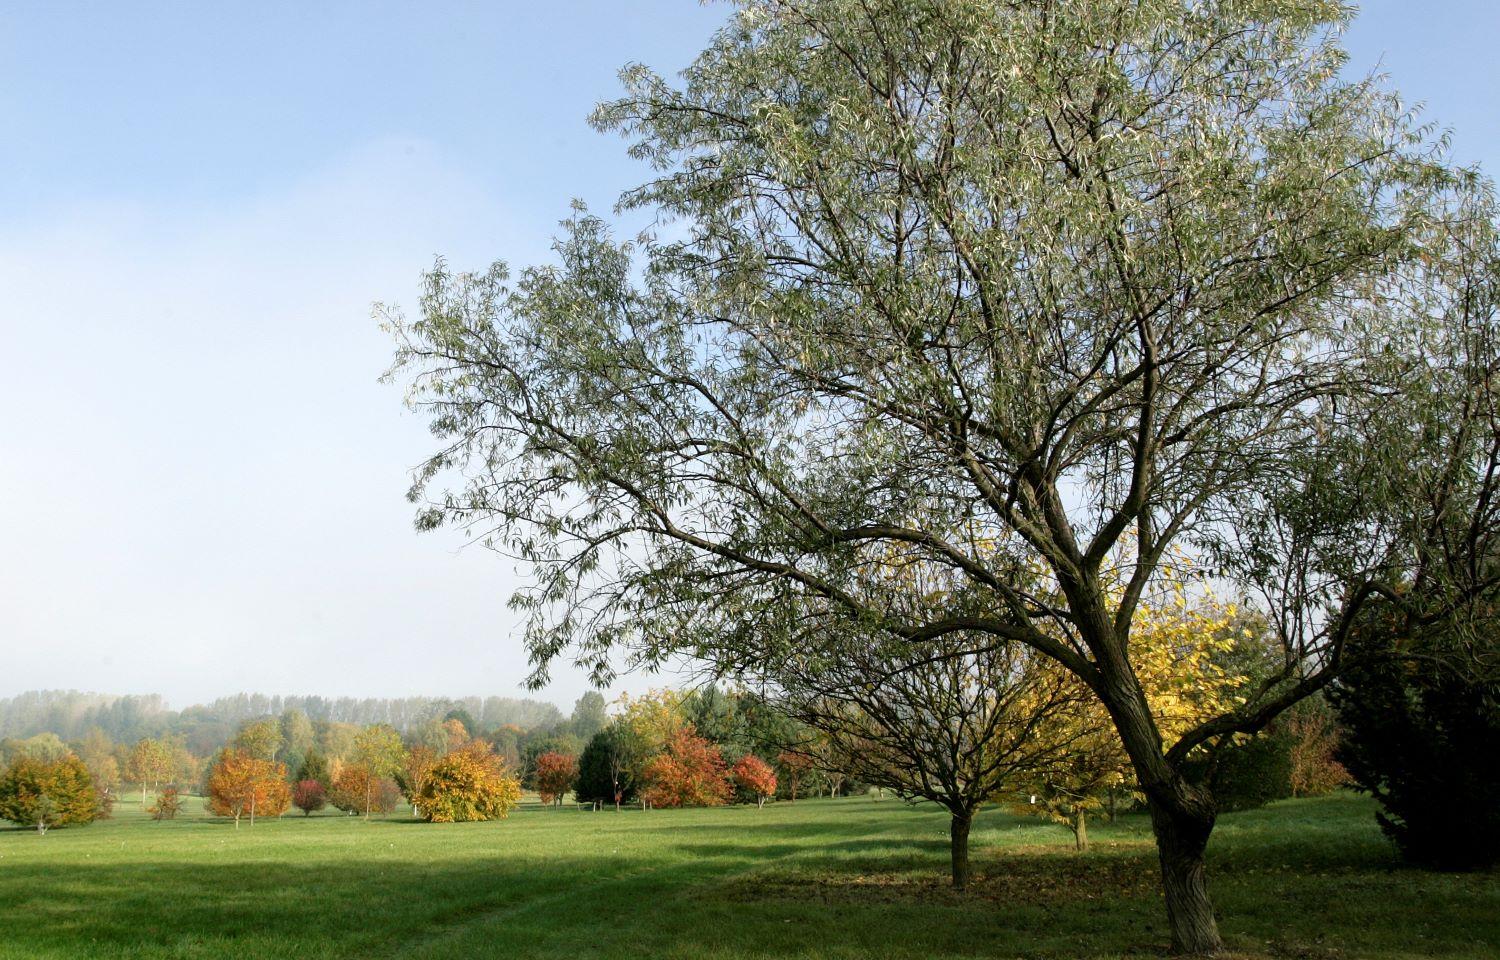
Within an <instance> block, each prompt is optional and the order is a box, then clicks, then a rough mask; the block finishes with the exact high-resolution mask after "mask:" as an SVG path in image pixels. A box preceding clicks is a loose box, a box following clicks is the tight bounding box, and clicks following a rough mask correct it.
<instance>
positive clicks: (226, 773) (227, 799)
mask: <svg viewBox="0 0 1500 960" xmlns="http://www.w3.org/2000/svg"><path fill="white" fill-rule="evenodd" d="M291 802H292V791H291V789H290V788H289V787H288V786H287V783H286V766H285V765H284V764H280V763H272V762H271V761H270V760H264V759H262V758H260V757H256V756H253V755H251V754H250V753H249V752H248V751H245V750H235V749H232V748H229V747H225V748H224V750H223V751H221V752H220V753H219V756H218V759H216V760H215V761H214V766H213V769H212V770H211V771H210V772H209V775H208V809H209V811H210V812H212V813H216V814H218V815H219V816H221V817H234V826H235V829H239V826H240V817H242V816H246V815H248V816H249V817H250V825H251V826H254V825H255V818H256V816H257V815H259V816H263V817H264V816H272V817H279V816H281V814H283V813H285V812H286V808H287V807H288V806H290V805H291Z"/></svg>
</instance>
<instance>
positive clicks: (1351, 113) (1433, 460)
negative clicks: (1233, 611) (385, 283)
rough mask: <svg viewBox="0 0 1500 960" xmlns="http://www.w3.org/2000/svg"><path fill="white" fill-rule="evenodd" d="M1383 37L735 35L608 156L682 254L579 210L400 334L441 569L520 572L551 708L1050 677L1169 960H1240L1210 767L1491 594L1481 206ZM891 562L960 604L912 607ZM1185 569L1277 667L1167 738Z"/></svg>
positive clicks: (845, 27) (1220, 28)
mask: <svg viewBox="0 0 1500 960" xmlns="http://www.w3.org/2000/svg"><path fill="white" fill-rule="evenodd" d="M1350 15H1351V11H1350V9H1349V8H1347V7H1346V6H1344V5H1343V4H1341V3H1338V2H1335V0H1313V2H1304V0H1259V2H1255V3H1239V2H1229V0H1215V2H1207V3H1195V4H1184V3H1175V2H1173V3H1144V4H1143V3H1136V2H1129V0H1098V2H1091V3H1078V4H1055V3H1046V2H1041V0H1023V2H1017V3H1004V4H1001V3H996V2H994V0H955V2H951V3H942V4H929V3H922V2H916V0H875V2H868V0H860V2H855V0H798V2H790V0H744V2H741V3H739V4H738V5H737V12H736V15H735V17H734V18H733V20H732V22H731V23H730V25H729V26H727V27H726V28H724V29H723V30H722V31H721V32H720V33H719V34H718V35H717V36H716V37H715V38H714V40H713V41H712V43H711V44H710V45H709V47H708V48H707V49H706V50H705V51H704V52H703V53H702V55H701V56H700V57H699V58H698V59H697V60H696V61H695V62H694V63H693V64H692V65H691V66H690V67H689V68H688V69H687V70H686V71H685V72H684V74H683V79H682V82H681V83H680V84H676V85H674V84H672V83H669V82H667V81H666V80H664V79H662V78H661V77H659V76H657V75H655V74H653V73H652V72H650V71H649V70H648V69H646V68H644V67H631V68H628V69H627V70H626V71H625V72H624V73H623V80H624V83H625V86H626V92H625V95H624V96H623V97H622V98H621V99H619V100H616V101H614V102H611V103H607V104H605V105H603V106H601V107H600V108H599V110H598V112H597V113H596V114H595V118H594V119H595V122H596V123H597V125H598V126H599V127H601V128H603V129H607V130H617V131H619V132H621V133H622V134H624V135H625V136H626V137H627V138H629V139H630V141H631V146H630V150H631V151H632V153H633V154H634V155H635V156H637V157H639V158H642V159H644V160H647V161H649V162H650V163H652V164H653V165H654V167H655V169H656V170H657V171H658V173H657V175H656V176H655V177H654V178H653V179H652V180H650V181H649V182H648V183H646V184H644V185H642V186H641V187H640V188H639V189H636V190H634V191H631V192H630V193H628V194H627V195H626V196H625V198H624V200H623V204H624V206H625V207H627V208H635V209H646V210H652V211H655V212H656V213H657V214H658V216H659V219H660V220H661V221H663V222H666V221H675V223H673V225H672V226H671V227H670V228H669V229H665V230H662V231H661V232H660V233H655V234H652V233H648V234H647V235H645V236H643V237H642V238H641V240H640V241H639V242H637V243H621V242H617V241H616V240H615V239H614V238H613V237H612V236H611V232H610V230H609V227H608V226H607V224H606V223H605V222H604V221H602V220H601V219H599V218H597V217H593V216H590V215H588V214H587V213H586V212H584V211H581V210H580V211H578V212H576V213H575V214H574V216H573V217H572V218H570V219H569V220H568V221H567V222H566V224H565V228H564V234H563V236H562V238H561V240H560V241H559V242H558V244H557V255H558V263H557V264H555V265H551V266H542V267H533V268H529V269H526V270H524V271H522V272H521V273H520V274H519V275H517V277H516V278H515V280H514V282H512V281H511V273H510V271H509V269H508V268H507V267H505V266H504V265H501V264H496V265H495V266H493V267H491V268H490V269H489V270H487V271H483V272H480V273H474V274H469V273H454V272H452V271H450V270H449V269H448V268H447V267H446V266H445V265H443V264H439V265H438V266H437V268H435V269H434V270H433V271H432V272H431V274H430V275H429V276H428V278H427V284H426V288H425V292H424V296H423V298H422V301H421V304H420V311H419V314H418V316H417V317H416V318H415V319H412V320H408V319H407V318H405V317H403V316H402V315H400V314H399V313H398V312H395V311H387V312H386V319H387V321H388V323H389V325H390V327H391V329H392V330H393V331H394V332H395V335H396V337H397V338H398V354H397V360H396V365H395V369H394V372H395V373H396V374H398V375H403V376H410V377H411V380H412V393H411V401H412V403H413V405H414V406H415V407H416V408H417V409H419V410H422V411H424V412H426V413H427V414H428V415H429V416H430V417H431V420H432V426H433V428H434V431H435V433H436V434H437V436H438V437H439V438H440V439H441V440H442V447H441V449H439V450H438V451H437V452H436V453H435V454H434V455H433V456H432V457H431V458H430V459H429V460H428V461H427V463H426V464H425V465H424V466H423V467H422V468H421V470H420V471H419V473H418V476H417V479H416V484H415V487H414V489H413V496H414V497H415V498H417V499H418V500H423V501H424V506H423V512H422V513H421V515H420V519H419V523H420V525H422V526H425V527H432V526H437V525H440V524H445V523H451V524H456V525H459V526H462V527H465V528H468V529H470V530H472V531H474V532H475V533H477V534H480V535H482V536H485V537H486V538H487V542H489V543H490V544H491V545H493V546H495V547H496V548H498V549H501V550H503V551H505V552H507V553H509V554H512V555H515V556H519V557H521V558H523V559H524V560H526V561H528V563H529V565H530V569H531V570H532V572H533V574H534V580H533V582H532V583H531V585H530V587H529V589H526V590H523V591H522V592H521V593H519V594H518V595H517V597H516V598H515V603H516V604H517V605H518V606H519V607H520V608H521V609H522V610H523V611H525V612H527V613H528V614H529V615H530V618H531V619H530V625H529V628H528V633H527V640H528V643H529V645H530V648H531V652H532V656H533V659H534V662H535V663H536V664H537V672H536V679H537V680H538V681H540V680H542V679H544V678H545V676H546V670H547V666H548V665H549V664H550V663H551V662H552V661H553V660H554V659H555V658H557V657H558V656H561V655H564V654H566V653H571V655H573V656H574V657H575V658H577V659H578V660H579V661H580V662H582V663H584V664H585V665H587V666H588V667H589V668H590V669H591V670H592V671H593V674H594V676H595V678H596V679H598V680H601V681H602V680H605V679H607V678H608V677H609V676H610V675H611V672H612V670H613V669H614V668H613V661H612V660H611V653H612V652H613V651H615V650H617V649H624V650H626V651H628V653H629V655H630V658H629V660H628V661H627V662H629V663H634V664H639V663H656V662H661V661H664V660H666V659H669V658H671V657H675V656H678V655H681V654H689V655H694V656H698V657H703V658H706V659H708V660H710V661H716V660H718V659H719V658H721V657H724V656H733V655H735V654H737V653H739V652H741V651H742V650H743V649H744V647H745V645H746V638H747V637H750V636H752V635H753V636H756V637H760V638H771V639H772V640H774V645H773V646H774V649H773V650H772V651H771V655H773V656H781V657H785V656H789V655H792V654H794V653H796V652H798V651H803V650H806V649H809V648H816V647H817V646H818V645H819V644H820V642H822V640H821V638H823V637H826V636H837V635H839V634H840V633H842V632H844V631H845V630H847V629H848V628H850V627H851V626H853V627H857V628H858V629H859V630H862V631H866V632H878V633H884V634H887V635H889V636H891V637H894V638H898V639H901V640H903V641H906V642H909V643H913V644H922V643H924V642H931V641H935V640H937V639H939V638H942V637H945V636H949V635H952V634H955V633H960V632H963V631H974V632H978V633H980V634H984V635H988V636H992V637H994V638H996V639H997V640H1008V641H1015V642H1018V643H1021V644H1024V645H1026V646H1028V647H1030V648H1031V649H1034V650H1036V651H1037V652H1039V653H1041V654H1043V655H1045V656H1047V657H1050V658H1052V659H1053V660H1055V661H1056V662H1057V663H1059V664H1061V665H1062V666H1063V667H1064V668H1065V669H1067V670H1068V671H1069V672H1071V673H1072V674H1073V675H1075V676H1076V677H1078V678H1079V679H1080V680H1081V681H1082V682H1083V683H1084V684H1086V685H1087V686H1088V687H1089V688H1090V689H1091V690H1092V691H1093V692H1094V693H1095V694H1096V695H1097V696H1098V697H1099V698H1100V700H1101V701H1102V702H1103V704H1104V705H1105V707H1106V709H1107V710H1108V713H1109V715H1110V718H1111V720H1112V722H1113V723H1114V725H1115V727H1116V730H1117V732H1118V733H1119V735H1120V737H1121V741H1122V745H1123V747H1124V750H1125V752H1126V753H1127V755H1128V757H1129V759H1130V761H1131V764H1132V766H1133V768H1134V771H1135V774H1136V777H1137V779H1138V781H1139V782H1140V784H1141V786H1142V789H1143V790H1144V792H1145V795H1146V797H1147V801H1148V803H1149V804H1150V807H1151V811H1152V816H1153V824H1154V826H1155V829H1156V833H1157V839H1158V847H1159V849H1160V852H1161V860H1162V868H1163V882H1164V885H1165V890H1166V894H1167V906H1168V913H1169V918H1170V920H1171V926H1172V931H1173V941H1174V945H1175V946H1176V947H1177V948H1178V949H1180V950H1182V951H1186V952H1197V953H1211V952H1215V951H1217V950H1219V949H1220V940H1219V937H1218V933H1217V929H1216V925H1215V923H1214V919H1213V914H1212V908H1211V905H1210V903H1209V901H1208V897H1207V891H1206V884H1205V880H1204V875H1203V859H1202V854H1203V849H1204V847H1205V845H1206V843H1207V840H1208V837H1209V834H1210V833H1211V831H1212V828H1213V822H1214V808H1213V802H1212V798H1211V797H1210V796H1209V795H1208V794H1207V793H1206V792H1205V791H1204V790H1202V789H1200V788H1199V787H1198V786H1196V785H1194V784H1193V783H1191V782H1189V780H1188V779H1187V778H1186V777H1185V776H1184V775H1183V764H1184V762H1186V761H1187V759H1188V758H1189V756H1190V755H1191V754H1193V753H1194V752H1199V751H1212V750H1214V749H1217V748H1219V747H1220V746H1222V745H1223V744H1225V743H1226V742H1228V740H1229V739H1230V738H1231V737H1232V735H1234V734H1236V733H1240V732H1251V731H1254V730H1257V729H1260V728H1261V727H1263V726H1264V725H1265V724H1266V723H1267V722H1268V721H1269V720H1270V719H1271V718H1273V717H1274V716H1275V715H1276V714H1277V713H1279V712H1281V711H1282V710H1284V709H1286V708H1287V707H1288V706H1289V705H1290V704H1292V703H1294V702H1296V701H1297V700H1298V699H1300V698H1302V697H1304V696H1306V695H1308V694H1309V693H1311V692H1313V691H1316V690H1318V689H1321V688H1322V687H1324V686H1326V685H1327V684H1328V683H1329V682H1330V680H1331V679H1332V678H1333V677H1334V676H1335V675H1336V674H1337V671H1338V670H1339V669H1341V667H1342V665H1343V660H1342V655H1343V651H1344V647H1345V641H1346V639H1347V637H1348V633H1349V629H1350V625H1351V624H1352V623H1353V622H1355V620H1356V619H1357V618H1358V616H1359V613H1360V610H1361V609H1362V608H1363V607H1364V606H1366V605H1367V604H1368V603H1370V602H1371V600H1372V599H1373V598H1385V599H1386V600H1387V601H1388V602H1390V603H1392V604H1395V605H1397V606H1398V607H1399V608H1400V609H1401V610H1402V612H1403V616H1404V617H1405V618H1406V626H1407V628H1408V629H1409V630H1410V631H1414V632H1420V631H1423V630H1425V629H1427V627H1428V626H1429V625H1431V624H1433V623H1436V622H1438V621H1449V620H1453V619H1455V618H1459V619H1462V618H1463V617H1466V616H1477V614H1474V613H1473V611H1474V610H1475V609H1476V608H1475V607H1474V606H1473V604H1472V601H1473V600H1474V598H1475V597H1476V596H1479V595H1482V594H1485V593H1488V592H1489V591H1491V590H1492V589H1493V587H1494V584H1495V578H1496V572H1497V567H1496V565H1495V564H1494V562H1493V558H1494V557H1495V556H1496V552H1495V550H1494V544H1495V540H1494V537H1495V533H1496V530H1497V526H1500V524H1497V520H1500V514H1497V510H1500V498H1497V497H1495V496H1494V493H1495V492H1496V490H1495V487H1496V482H1497V479H1500V475H1497V470H1496V467H1497V464H1500V443H1497V440H1496V438H1497V430H1496V419H1495V406H1494V403H1493V376H1494V371H1495V369H1496V356H1497V353H1496V347H1497V344H1496V341H1495V338H1494V337H1493V336H1492V335H1491V331H1492V329H1493V325H1494V304H1495V294H1496V283H1495V280H1496V270H1495V263H1496V257H1495V254H1494V237H1493V230H1492V222H1493V213H1492V211H1491V205H1490V198H1489V195H1488V185H1487V183H1485V182H1483V181H1481V180H1480V179H1479V178H1477V177H1476V176H1473V175H1470V174H1468V173H1466V172H1463V171H1456V170H1453V169H1451V168H1450V167H1449V166H1448V165H1446V163H1445V160H1444V157H1443V154H1442V150H1441V144H1440V143H1439V142H1438V141H1436V140H1435V139H1434V138H1433V137H1432V135H1431V133H1430V131H1429V130H1427V129H1426V128H1424V127H1422V126H1421V125H1419V123H1418V122H1417V121H1416V120H1415V119H1414V118H1413V116H1412V115H1411V114H1410V113H1409V111H1407V110H1406V109H1405V108H1404V107H1403V106H1402V105H1401V103H1400V101H1399V98H1398V97H1397V96H1396V95H1395V94H1394V93H1392V92H1391V91H1389V90H1387V89H1386V88H1384V87H1383V86H1382V85H1381V84H1380V82H1378V80H1374V79H1370V80H1350V79H1347V78H1346V76H1345V74H1344V72H1343V70H1342V68H1343V66H1344V61H1345V57H1344V55H1343V53H1342V51H1341V50H1340V48H1339V46H1338V43H1337V35H1338V32H1339V30H1340V29H1341V28H1342V26H1343V24H1344V22H1345V20H1346V19H1347V18H1348V17H1349V16H1350ZM893 550H899V551H901V553H902V555H903V557H908V558H909V559H906V560H904V561H903V562H908V563H914V564H921V565H923V566H924V567H927V568H931V569H935V570H941V571H946V572H949V573H951V574H952V575H953V576H954V589H952V591H951V600H950V602H949V603H947V604H945V605H944V606H943V607H942V608H941V609H937V610H934V609H933V608H932V607H931V606H930V605H928V604H926V603H925V602H923V601H924V598H923V597H921V596H919V595H917V594H915V593H914V592H913V591H909V590H896V591H891V590H888V589H885V583H886V580H887V578H886V577H885V575H884V573H885V568H886V566H887V565H888V564H889V563H890V562H891V556H892V551H893ZM1174 550H1182V551H1186V552H1188V553H1189V554H1190V555H1192V556H1193V557H1195V558H1201V560H1202V561H1203V562H1204V563H1205V564H1206V565H1207V566H1208V567H1209V568H1210V569H1212V571H1213V572H1214V576H1215V578H1216V579H1217V580H1218V581H1219V582H1220V583H1222V584H1223V585H1225V586H1226V587H1227V588H1228V589H1229V590H1231V591H1232V592H1233V593H1234V594H1236V595H1238V594H1244V595H1245V596H1247V597H1253V598H1254V599H1255V600H1256V602H1257V603H1258V604H1260V605H1261V606H1262V607H1263V612H1264V614H1265V615H1266V617H1267V620H1268V622H1269V623H1270V624H1272V625H1273V628H1274V631H1275V633H1276V636H1277V639H1278V640H1279V642H1280V645H1281V649H1282V658H1281V666H1280V669H1278V670H1276V671H1274V672H1273V673H1272V674H1271V675H1270V676H1268V677H1267V678H1266V679H1265V682H1264V683H1263V684H1261V685H1259V686H1258V687H1257V688H1255V689H1252V690H1248V691H1246V693H1245V695H1244V696H1243V697H1242V698H1240V699H1239V700H1238V701H1237V702H1236V703H1234V704H1233V705H1231V706H1227V707H1226V708H1225V709H1224V710H1222V711H1220V712H1218V713H1216V714H1215V715H1213V716H1208V717H1203V718H1200V720H1199V721H1198V722H1197V723H1195V724H1193V725H1191V726H1190V727H1188V728H1187V729H1183V730H1180V731H1174V732H1173V733H1172V734H1171V735H1170V736H1169V735H1167V734H1166V733H1165V732H1164V731H1163V729H1162V728H1161V726H1160V724H1158V722H1157V720H1156V718H1155V717H1153V715H1152V711H1151V705H1150V702H1149V699H1148V697H1147V695H1146V693H1145V691H1144V688H1143V686H1142V683H1141V681H1140V678H1139V677H1138V675H1137V664H1136V663H1135V662H1134V659H1133V655H1132V646H1131V643H1130V639H1131V624H1132V622H1133V619H1134V613H1135V610H1136V608H1137V606H1138V605H1139V604H1140V603H1141V602H1142V598H1143V597H1145V596H1147V595H1148V594H1149V593H1150V591H1151V590H1152V588H1153V585H1154V584H1156V582H1157V581H1158V579H1159V576H1160V573H1161V570H1162V568H1163V566H1164V565H1166V564H1168V563H1170V562H1171V559H1172V557H1173V551H1174ZM1106 570H1116V571H1119V572H1120V583H1121V587H1120V589H1117V590H1116V589H1109V588H1107V586H1106V583H1105V582H1104V579H1103V577H1104V571H1106Z"/></svg>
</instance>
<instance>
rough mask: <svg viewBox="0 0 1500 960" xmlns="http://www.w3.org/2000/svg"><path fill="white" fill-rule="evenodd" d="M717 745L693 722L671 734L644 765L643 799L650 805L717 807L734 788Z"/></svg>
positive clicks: (727, 800) (723, 802) (726, 801)
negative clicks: (645, 784) (699, 734)
mask: <svg viewBox="0 0 1500 960" xmlns="http://www.w3.org/2000/svg"><path fill="white" fill-rule="evenodd" d="M727 774H728V771H727V770H726V769H725V764H724V756H723V754H721V753H720V752H719V748H718V747H716V746H714V745H713V744H712V743H709V742H708V741H707V740H705V739H703V738H702V737H700V736H698V734H697V732H696V731H695V730H694V729H693V726H692V724H688V725H687V726H684V727H683V728H682V729H680V730H678V731H677V732H676V733H674V734H673V735H672V736H671V737H670V738H669V739H668V740H667V743H666V748H665V749H664V750H663V751H662V752H661V753H660V754H659V755H658V756H657V757H656V758H655V759H654V760H652V761H651V763H650V764H648V765H647V767H646V777H645V779H646V783H647V787H646V791H645V794H644V796H645V799H646V802H647V803H649V804H650V805H651V806H653V807H717V806H721V805H723V804H725V803H728V802H729V797H730V793H731V792H732V790H733V787H732V786H731V784H730V782H729V778H728V775H727Z"/></svg>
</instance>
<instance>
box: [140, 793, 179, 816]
mask: <svg viewBox="0 0 1500 960" xmlns="http://www.w3.org/2000/svg"><path fill="white" fill-rule="evenodd" d="M146 812H147V813H149V814H151V819H152V820H176V819H177V814H179V813H181V812H182V794H180V793H178V792H177V788H176V787H163V788H162V789H161V792H160V793H158V794H157V795H156V802H155V803H153V804H151V805H150V806H149V807H147V808H146Z"/></svg>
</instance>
